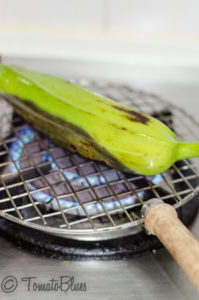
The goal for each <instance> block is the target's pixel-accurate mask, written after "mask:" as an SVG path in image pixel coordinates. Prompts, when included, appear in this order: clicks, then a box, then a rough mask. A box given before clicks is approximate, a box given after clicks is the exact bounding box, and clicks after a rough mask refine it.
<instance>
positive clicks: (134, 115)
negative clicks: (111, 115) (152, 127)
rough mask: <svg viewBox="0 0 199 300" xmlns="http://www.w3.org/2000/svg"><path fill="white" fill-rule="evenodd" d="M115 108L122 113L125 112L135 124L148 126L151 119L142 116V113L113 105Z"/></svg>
mask: <svg viewBox="0 0 199 300" xmlns="http://www.w3.org/2000/svg"><path fill="white" fill-rule="evenodd" d="M113 107H114V108H116V109H117V110H120V111H123V112H125V113H127V114H128V116H127V119H129V120H131V121H133V122H139V123H142V124H147V123H148V122H149V121H150V119H149V118H148V117H147V116H145V115H143V114H141V113H140V112H137V111H135V110H131V109H126V108H123V107H118V106H116V105H113Z"/></svg>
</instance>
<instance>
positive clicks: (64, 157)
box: [3, 123, 163, 217]
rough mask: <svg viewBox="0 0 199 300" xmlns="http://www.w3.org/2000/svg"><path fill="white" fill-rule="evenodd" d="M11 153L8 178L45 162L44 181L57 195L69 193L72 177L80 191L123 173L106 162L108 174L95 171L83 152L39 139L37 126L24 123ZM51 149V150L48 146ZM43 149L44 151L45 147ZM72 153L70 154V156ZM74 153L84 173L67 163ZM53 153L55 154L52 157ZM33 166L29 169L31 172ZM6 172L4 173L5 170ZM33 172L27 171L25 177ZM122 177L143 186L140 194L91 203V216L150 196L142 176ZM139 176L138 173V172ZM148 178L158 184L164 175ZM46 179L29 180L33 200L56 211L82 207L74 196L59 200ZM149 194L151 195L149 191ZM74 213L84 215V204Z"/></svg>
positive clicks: (117, 189)
mask: <svg viewBox="0 0 199 300" xmlns="http://www.w3.org/2000/svg"><path fill="white" fill-rule="evenodd" d="M8 147H9V155H8V158H7V159H8V162H10V163H9V165H8V167H7V168H6V169H5V171H4V173H6V174H7V173H9V174H10V178H8V179H7V180H8V181H9V180H10V179H11V178H12V179H14V178H15V175H17V174H18V172H19V171H21V170H23V169H24V168H30V167H31V166H32V165H33V166H34V165H35V166H41V165H43V168H42V171H43V174H44V177H45V179H46V180H45V181H47V182H50V184H51V185H53V187H54V190H55V193H56V195H58V196H59V195H64V194H67V193H68V188H67V186H66V184H65V182H66V181H70V183H71V184H72V185H73V188H74V189H75V191H76V192H78V191H81V190H83V189H88V188H89V186H92V187H93V188H95V187H100V186H103V185H105V184H106V183H107V182H108V183H109V184H111V183H114V182H118V181H119V180H120V177H121V172H119V171H117V170H115V169H111V168H109V167H107V166H105V165H104V164H98V167H99V168H100V169H103V171H105V172H106V177H105V176H103V175H102V174H100V173H96V172H94V170H93V164H92V161H89V160H86V159H83V158H82V157H81V156H79V155H77V154H75V155H73V154H71V153H68V151H66V150H64V149H62V148H58V147H55V146H54V145H53V143H52V141H50V140H44V141H42V144H41V141H40V140H38V133H37V132H36V131H35V130H34V128H33V127H32V126H31V125H29V124H27V123H24V124H23V125H22V126H20V127H18V128H17V129H16V131H15V134H14V136H13V141H12V142H11V143H10V144H9V146H8ZM52 148H53V153H52V154H51V149H52ZM46 149H48V150H46ZM38 150H39V151H41V152H40V154H39V155H36V156H34V153H38ZM42 150H43V151H42ZM69 155H70V156H71V157H69ZM72 156H73V157H75V160H76V164H77V165H81V164H82V163H86V164H87V165H85V166H86V167H85V168H84V176H83V175H81V174H80V173H79V172H78V170H77V169H76V168H75V165H72V163H71V168H68V165H66V164H67V163H70V162H69V160H70V159H71V160H72ZM53 157H54V158H53ZM59 158H61V162H60V161H56V160H58V159H59ZM58 164H59V168H60V169H61V171H62V172H61V173H60V172H59V173H57V171H59V168H58ZM65 166H66V167H67V169H65ZM31 171H32V170H30V172H31ZM4 173H3V174H4ZM29 176H30V175H29V174H28V173H27V174H26V177H29ZM123 177H128V178H129V179H132V190H137V189H138V188H140V190H141V191H139V192H138V193H137V194H134V193H133V192H132V194H128V195H126V196H123V197H121V198H120V203H119V202H118V200H117V199H115V198H111V199H110V200H107V201H105V202H104V204H103V206H104V207H102V205H101V204H100V203H99V202H95V203H91V204H89V209H88V213H89V216H92V215H96V214H99V213H101V212H103V209H104V208H105V209H106V210H107V211H112V210H114V209H117V208H120V206H121V205H123V206H124V207H126V206H129V205H133V204H135V203H136V202H138V201H139V200H138V198H139V199H141V200H142V201H145V200H146V199H149V198H150V196H151V193H150V192H149V191H143V190H142V187H143V186H144V185H146V182H144V180H143V179H141V180H136V182H135V183H133V178H134V177H135V176H134V175H129V174H123ZM136 177H137V176H136ZM148 180H149V181H150V182H151V184H152V185H158V184H160V183H161V182H162V181H163V178H162V175H160V174H158V175H156V176H153V177H148ZM45 184H46V182H44V180H43V178H40V177H39V178H37V179H35V180H34V182H33V183H32V182H28V183H27V188H28V190H29V192H31V191H35V192H34V193H32V198H33V199H34V201H38V202H41V203H43V204H44V205H45V207H46V209H52V210H54V211H58V210H59V208H60V207H61V208H62V209H70V208H74V207H79V201H78V200H77V199H74V198H73V197H66V198H65V197H63V198H59V202H58V201H57V199H56V198H55V196H54V195H53V194H52V191H50V190H49V191H48V190H45V191H43V189H44V188H45ZM98 191H99V192H98V197H99V198H100V199H103V198H104V197H106V194H105V191H104V189H99V190H98ZM127 191H128V190H127V189H125V187H124V186H123V185H121V184H119V183H118V184H117V185H115V186H114V193H115V194H120V193H125V192H127ZM147 194H149V195H147ZM90 200H91V198H90V197H88V193H85V194H84V193H82V195H81V202H82V203H83V204H86V203H88V202H90ZM70 213H71V214H73V215H76V216H81V217H82V216H85V212H84V211H83V210H82V209H81V208H77V209H75V210H74V209H73V210H70V211H69V214H70Z"/></svg>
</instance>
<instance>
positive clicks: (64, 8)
mask: <svg viewBox="0 0 199 300" xmlns="http://www.w3.org/2000/svg"><path fill="white" fill-rule="evenodd" d="M198 12H199V1H198V0H167V1H165V0H0V55H3V57H8V58H9V60H8V61H11V62H16V59H15V58H17V62H18V61H19V63H21V64H25V65H28V66H30V67H32V66H33V65H34V63H31V62H30V57H33V58H38V59H40V61H42V62H43V63H44V62H45V61H46V63H45V68H46V69H48V71H49V72H51V71H52V70H54V69H55V66H58V67H57V68H58V69H59V72H60V74H61V75H62V74H63V73H66V70H67V71H68V72H69V73H71V74H72V76H73V75H74V76H77V75H78V76H80V77H81V76H84V74H85V73H86V74H88V76H90V77H92V76H94V75H96V74H97V75H98V76H99V77H102V78H105V77H108V78H113V77H114V78H121V80H123V79H126V78H145V79H146V80H156V79H157V78H158V79H162V80H168V81H169V80H170V81H178V79H179V78H180V77H181V80H183V81H184V82H187V81H188V80H189V79H190V78H191V80H194V81H195V82H198V78H199V17H198V15H199V14H198ZM66 61H67V65H65V64H64V63H63V62H66ZM50 62H51V65H52V67H51V68H50V67H49V66H50ZM89 74H90V75H89ZM182 77H183V78H182Z"/></svg>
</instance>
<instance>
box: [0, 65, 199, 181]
mask: <svg viewBox="0 0 199 300" xmlns="http://www.w3.org/2000/svg"><path fill="white" fill-rule="evenodd" d="M0 92H1V94H3V96H4V97H5V99H7V100H8V101H9V102H10V103H11V104H12V105H13V106H14V108H15V110H16V111H17V113H19V114H20V115H21V116H22V117H23V118H24V119H25V120H27V121H28V122H30V123H32V124H33V125H34V126H35V128H37V129H39V130H40V131H42V132H43V133H44V134H46V135H47V136H48V137H49V138H51V139H52V140H54V141H55V142H56V143H57V144H59V145H61V146H62V147H66V148H67V149H69V150H71V151H76V152H78V153H80V154H81V155H82V156H85V157H88V158H90V159H95V160H100V161H104V162H106V163H107V164H108V165H109V166H111V167H114V168H117V169H120V170H122V171H126V172H137V173H140V174H144V175H154V174H157V173H161V172H163V171H165V170H167V169H168V168H169V167H170V166H171V165H172V164H173V163H175V162H176V161H177V160H181V159H185V158H191V157H195V156H199V143H198V142H195V143H189V142H183V141H180V140H179V139H178V138H177V137H176V136H175V134H174V133H173V132H172V131H171V130H170V129H169V128H168V127H167V126H166V125H164V124H163V123H162V122H160V121H159V120H157V119H155V118H152V117H150V116H148V115H146V114H143V113H140V112H139V111H136V110H134V109H132V108H129V107H126V106H124V105H122V104H118V103H116V102H114V101H112V100H110V99H107V98H105V97H103V96H100V95H98V94H96V93H93V92H91V91H88V90H86V89H84V88H82V87H79V86H77V85H75V84H73V83H70V82H67V81H65V80H63V79H60V78H57V77H54V76H50V75H47V74H42V73H38V72H35V71H31V70H27V69H24V68H22V67H18V66H6V65H0Z"/></svg>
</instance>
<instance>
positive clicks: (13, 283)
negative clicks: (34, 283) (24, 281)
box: [1, 276, 18, 293]
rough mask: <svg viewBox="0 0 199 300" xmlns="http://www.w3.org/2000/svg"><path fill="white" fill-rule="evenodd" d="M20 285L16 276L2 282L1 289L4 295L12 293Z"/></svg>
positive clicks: (7, 277) (8, 277) (6, 278)
mask: <svg viewBox="0 0 199 300" xmlns="http://www.w3.org/2000/svg"><path fill="white" fill-rule="evenodd" d="M17 285H18V281H17V278H16V277H14V276H6V277H5V278H4V279H3V280H2V282H1V289H2V291H3V292H4V293H12V292H14V291H15V290H16V288H17Z"/></svg>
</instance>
